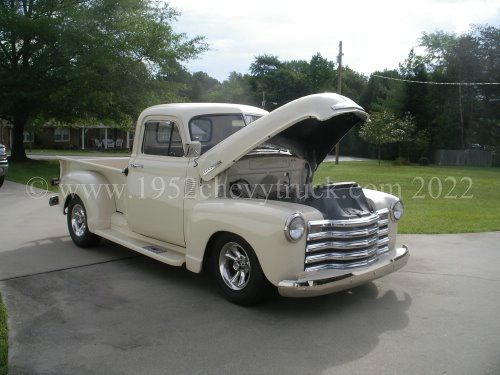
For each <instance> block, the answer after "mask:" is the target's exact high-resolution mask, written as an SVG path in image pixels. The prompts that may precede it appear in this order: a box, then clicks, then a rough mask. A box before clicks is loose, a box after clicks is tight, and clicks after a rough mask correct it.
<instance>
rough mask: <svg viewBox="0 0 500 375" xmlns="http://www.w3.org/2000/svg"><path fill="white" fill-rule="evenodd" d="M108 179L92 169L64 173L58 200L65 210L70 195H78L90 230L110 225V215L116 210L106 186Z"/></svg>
mask: <svg viewBox="0 0 500 375" xmlns="http://www.w3.org/2000/svg"><path fill="white" fill-rule="evenodd" d="M107 186H110V185H109V182H108V180H107V179H106V178H105V177H104V176H103V175H101V174H100V173H97V172H93V171H75V172H69V173H67V174H65V175H64V176H63V177H62V179H61V183H60V184H59V202H65V204H64V205H63V206H62V209H63V210H65V209H66V207H67V205H68V204H69V201H70V200H71V197H72V196H74V195H78V197H80V199H81V200H82V202H83V204H84V205H85V208H86V210H87V225H88V227H89V230H90V231H91V232H95V231H96V230H99V229H107V228H109V227H110V226H111V215H112V214H113V213H115V212H116V205H115V201H114V199H113V197H112V196H111V194H109V191H108V189H107V188H106V187H107Z"/></svg>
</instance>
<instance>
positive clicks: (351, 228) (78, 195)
mask: <svg viewBox="0 0 500 375" xmlns="http://www.w3.org/2000/svg"><path fill="white" fill-rule="evenodd" d="M367 119H368V115H367V113H366V112H365V111H364V110H363V109H362V108H361V107H360V106H359V105H357V104H356V103H354V102H353V101H351V100H350V99H348V98H346V97H343V96H340V95H337V94H318V95H311V96H306V97H303V98H301V99H298V100H295V101H293V102H290V103H288V104H286V105H284V106H282V107H280V108H278V109H276V110H274V111H273V112H270V113H268V112H266V111H264V110H262V109H260V108H255V107H250V106H245V105H235V104H195V103H191V104H166V105H158V106H154V107H151V108H148V109H146V110H145V111H143V112H142V114H141V115H140V117H139V119H138V122H137V128H136V132H135V140H134V145H133V149H132V154H131V156H130V158H128V157H127V158H102V159H77V160H75V159H70V158H63V157H61V158H60V159H61V160H60V185H59V187H60V189H59V190H60V191H59V195H58V196H55V197H52V198H51V200H50V204H51V205H55V204H58V203H60V206H61V209H62V211H63V213H64V214H66V215H67V222H68V229H69V233H70V235H71V238H72V239H73V241H74V242H75V244H76V245H78V246H81V247H90V246H94V245H96V244H97V243H98V241H99V239H100V238H101V237H102V238H106V239H108V240H110V241H113V242H116V243H118V244H120V245H123V246H125V247H127V248H130V249H132V250H135V251H137V252H139V253H141V254H144V255H146V256H149V257H151V258H154V259H157V260H159V261H161V262H164V263H167V264H170V265H173V266H179V267H181V266H185V267H186V268H187V269H188V270H189V271H192V272H201V271H202V269H209V270H211V271H212V272H213V274H214V277H215V280H216V283H217V284H218V285H219V287H220V289H221V290H222V292H223V293H224V295H225V296H226V297H227V298H228V299H229V300H231V301H233V302H235V303H238V304H242V305H248V304H251V303H255V302H257V301H259V300H260V299H261V298H262V297H263V296H265V295H266V294H267V292H268V291H270V290H273V289H276V288H277V290H278V291H279V293H280V294H281V295H283V296H288V297H307V296H317V295H322V294H327V293H331V292H335V291H339V290H343V289H348V288H352V287H354V286H356V285H359V284H361V283H365V282H368V281H370V280H373V279H376V278H378V277H381V276H383V275H386V274H388V273H390V272H393V271H395V270H397V269H399V268H401V267H402V266H403V265H405V264H406V262H407V261H408V257H409V252H408V249H407V248H406V247H405V246H401V247H398V246H396V233H397V222H398V220H399V219H400V218H401V216H402V214H403V205H402V203H401V201H400V200H399V199H398V198H397V197H395V196H393V195H389V194H385V193H382V192H378V191H374V190H367V189H362V188H361V187H360V186H358V185H357V184H356V183H354V182H335V183H328V184H324V185H321V186H313V185H312V181H313V176H314V172H315V171H316V169H317V168H318V165H319V164H320V163H321V162H322V161H323V159H324V158H325V157H326V156H327V154H328V152H329V151H330V150H331V149H332V147H333V146H334V145H335V144H336V143H337V142H338V141H339V140H340V139H341V138H342V137H343V136H344V135H345V134H346V133H347V132H348V131H349V130H350V129H351V128H352V127H353V126H355V125H356V124H358V123H360V122H363V121H365V120H367ZM333 177H334V176H333Z"/></svg>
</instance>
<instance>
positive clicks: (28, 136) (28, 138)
mask: <svg viewBox="0 0 500 375" xmlns="http://www.w3.org/2000/svg"><path fill="white" fill-rule="evenodd" d="M23 142H25V143H28V142H33V134H31V133H30V132H23Z"/></svg>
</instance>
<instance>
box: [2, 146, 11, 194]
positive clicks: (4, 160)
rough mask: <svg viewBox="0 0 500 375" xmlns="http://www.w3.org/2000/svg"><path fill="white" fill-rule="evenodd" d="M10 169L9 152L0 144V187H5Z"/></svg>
mask: <svg viewBox="0 0 500 375" xmlns="http://www.w3.org/2000/svg"><path fill="white" fill-rule="evenodd" d="M8 169H9V162H8V161H7V151H6V149H5V146H4V145H2V144H0V187H1V186H2V185H3V181H4V180H5V175H6V174H7V170H8Z"/></svg>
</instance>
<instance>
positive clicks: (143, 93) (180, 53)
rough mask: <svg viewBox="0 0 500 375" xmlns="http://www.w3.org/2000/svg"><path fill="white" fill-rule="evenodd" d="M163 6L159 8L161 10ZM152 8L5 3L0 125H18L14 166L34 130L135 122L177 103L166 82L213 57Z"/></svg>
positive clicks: (81, 2)
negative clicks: (157, 106)
mask: <svg viewBox="0 0 500 375" xmlns="http://www.w3.org/2000/svg"><path fill="white" fill-rule="evenodd" d="M158 4H159V3H158ZM177 16H178V13H177V12H176V11H175V10H173V9H172V8H170V7H169V6H168V5H157V3H153V2H151V1H148V0H122V1H119V2H116V1H113V0H64V1H62V0H61V1H56V0H9V1H6V0H2V1H1V2H0V118H4V119H6V120H8V121H10V122H11V123H12V124H13V125H14V137H13V145H12V159H13V160H26V154H25V152H24V145H23V130H24V128H25V126H26V124H28V123H30V122H44V121H46V120H48V119H56V120H58V121H64V122H76V121H78V122H80V123H82V122H93V121H99V122H107V123H124V122H130V123H131V121H132V119H133V118H134V117H135V116H137V114H138V112H139V111H140V109H141V108H142V107H144V106H146V105H148V104H152V103H156V102H159V101H162V100H163V99H165V98H168V97H170V96H171V95H172V92H171V90H170V87H169V85H168V82H167V80H165V79H164V78H165V77H167V76H168V75H170V74H173V73H174V72H175V71H177V70H178V69H179V67H180V66H181V63H182V62H184V61H186V60H188V59H190V58H193V57H195V56H197V55H198V54H199V53H201V52H203V51H204V50H206V49H207V45H206V44H205V42H204V39H203V38H202V37H195V38H192V39H188V38H187V37H186V35H184V34H179V33H175V32H174V31H173V30H172V27H171V23H172V22H173V21H175V19H176V17H177Z"/></svg>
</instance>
